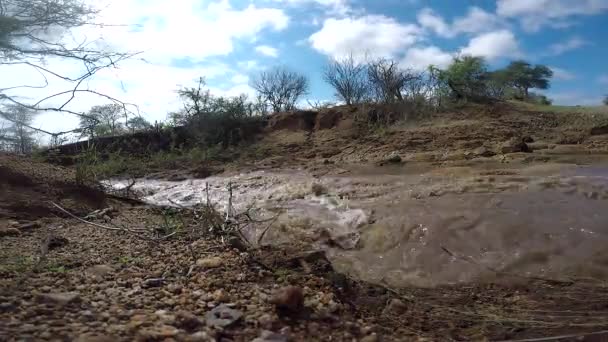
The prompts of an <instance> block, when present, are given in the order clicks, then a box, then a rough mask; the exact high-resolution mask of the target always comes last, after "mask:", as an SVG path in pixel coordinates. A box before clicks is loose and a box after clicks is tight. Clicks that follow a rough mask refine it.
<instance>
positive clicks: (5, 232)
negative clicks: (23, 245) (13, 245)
mask: <svg viewBox="0 0 608 342" xmlns="http://www.w3.org/2000/svg"><path fill="white" fill-rule="evenodd" d="M19 235H21V231H20V230H19V229H17V228H4V229H0V237H3V236H19Z"/></svg>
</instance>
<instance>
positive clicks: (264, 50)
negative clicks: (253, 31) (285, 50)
mask: <svg viewBox="0 0 608 342" xmlns="http://www.w3.org/2000/svg"><path fill="white" fill-rule="evenodd" d="M255 51H257V52H258V53H260V54H262V55H264V56H267V57H273V58H276V57H278V56H279V50H277V49H276V48H273V47H272V46H268V45H258V46H256V47H255Z"/></svg>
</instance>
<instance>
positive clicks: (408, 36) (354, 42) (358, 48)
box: [308, 15, 422, 58]
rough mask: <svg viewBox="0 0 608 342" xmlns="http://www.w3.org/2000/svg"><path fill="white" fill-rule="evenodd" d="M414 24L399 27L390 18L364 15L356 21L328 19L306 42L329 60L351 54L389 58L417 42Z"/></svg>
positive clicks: (418, 32) (417, 28)
mask: <svg viewBox="0 0 608 342" xmlns="http://www.w3.org/2000/svg"><path fill="white" fill-rule="evenodd" d="M421 34H422V32H421V30H420V28H419V27H417V26H416V25H412V24H402V23H399V22H398V21H396V20H395V19H393V18H389V17H386V16H381V15H367V16H361V17H357V18H343V19H336V18H330V19H327V20H325V21H324V22H323V26H322V27H321V29H320V30H319V31H317V32H315V33H313V34H312V35H311V36H310V37H309V39H308V41H309V43H310V44H311V46H312V47H313V48H314V49H315V50H317V51H319V52H321V53H323V54H325V55H327V56H330V57H336V58H341V57H344V56H347V55H349V54H351V53H353V54H354V55H355V57H357V58H363V57H365V56H366V55H368V56H369V57H380V56H383V57H389V56H390V57H393V56H395V55H397V54H398V53H400V52H402V51H403V50H404V49H405V48H407V47H409V46H411V45H412V44H414V43H416V42H417V41H419V40H420V39H421Z"/></svg>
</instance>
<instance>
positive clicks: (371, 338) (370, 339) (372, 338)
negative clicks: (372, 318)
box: [361, 333, 378, 342]
mask: <svg viewBox="0 0 608 342" xmlns="http://www.w3.org/2000/svg"><path fill="white" fill-rule="evenodd" d="M361 342H378V335H376V334H375V333H374V334H371V335H368V336H365V337H364V338H362V339H361Z"/></svg>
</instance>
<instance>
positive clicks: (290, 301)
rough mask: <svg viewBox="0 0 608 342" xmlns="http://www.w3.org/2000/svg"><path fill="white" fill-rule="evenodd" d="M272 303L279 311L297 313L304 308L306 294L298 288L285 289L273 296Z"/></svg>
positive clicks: (288, 287) (289, 287)
mask: <svg viewBox="0 0 608 342" xmlns="http://www.w3.org/2000/svg"><path fill="white" fill-rule="evenodd" d="M270 303H271V304H274V305H275V307H276V309H277V310H279V311H285V312H290V313H296V312H299V311H300V310H301V309H302V308H303V307H304V293H303V291H302V288H301V287H298V286H287V287H283V288H281V289H279V290H278V291H277V292H276V293H275V294H274V295H273V296H272V298H271V299H270Z"/></svg>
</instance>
